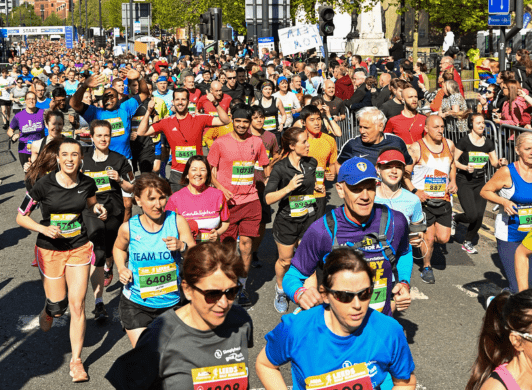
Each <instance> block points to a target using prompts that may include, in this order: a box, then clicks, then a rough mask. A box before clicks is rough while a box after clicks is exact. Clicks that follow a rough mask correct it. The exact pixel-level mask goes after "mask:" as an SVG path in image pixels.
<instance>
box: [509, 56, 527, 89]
mask: <svg viewBox="0 0 532 390" xmlns="http://www.w3.org/2000/svg"><path fill="white" fill-rule="evenodd" d="M515 60H516V62H515V64H514V65H513V66H512V69H513V71H514V73H515V79H516V80H517V81H519V82H520V83H521V86H522V87H523V88H524V89H526V90H527V91H528V92H529V93H530V92H532V60H531V59H530V54H529V53H528V50H524V49H519V50H517V53H515Z"/></svg>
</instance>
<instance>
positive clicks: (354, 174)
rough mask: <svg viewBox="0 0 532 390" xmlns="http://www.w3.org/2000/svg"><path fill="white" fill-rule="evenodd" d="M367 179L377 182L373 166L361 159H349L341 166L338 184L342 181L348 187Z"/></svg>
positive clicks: (377, 178)
mask: <svg viewBox="0 0 532 390" xmlns="http://www.w3.org/2000/svg"><path fill="white" fill-rule="evenodd" d="M368 179H373V180H379V177H378V176H377V171H376V170H375V167H374V166H373V164H372V163H371V162H370V161H368V160H366V159H365V158H362V157H353V158H350V159H349V160H347V161H346V162H345V163H343V164H342V166H341V167H340V172H339V173H338V183H341V182H343V181H344V182H345V183H346V184H348V185H350V186H354V185H356V184H358V183H360V182H362V181H364V180H368Z"/></svg>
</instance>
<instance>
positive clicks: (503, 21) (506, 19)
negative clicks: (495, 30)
mask: <svg viewBox="0 0 532 390" xmlns="http://www.w3.org/2000/svg"><path fill="white" fill-rule="evenodd" d="M511 24H512V17H511V16H510V15H509V14H508V15H488V26H511Z"/></svg>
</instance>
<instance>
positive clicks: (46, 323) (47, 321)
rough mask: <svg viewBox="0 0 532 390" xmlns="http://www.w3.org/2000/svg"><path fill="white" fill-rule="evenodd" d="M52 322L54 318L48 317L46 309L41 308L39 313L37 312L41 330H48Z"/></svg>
mask: <svg viewBox="0 0 532 390" xmlns="http://www.w3.org/2000/svg"><path fill="white" fill-rule="evenodd" d="M53 324H54V318H53V317H50V316H49V315H48V313H46V310H44V309H43V310H42V311H41V314H39V326H40V327H41V330H42V331H43V332H48V331H49V330H50V329H51V328H52V325H53Z"/></svg>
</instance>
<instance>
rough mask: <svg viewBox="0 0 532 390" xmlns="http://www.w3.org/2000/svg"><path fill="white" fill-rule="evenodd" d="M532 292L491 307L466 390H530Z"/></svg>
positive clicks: (506, 298) (502, 298)
mask: <svg viewBox="0 0 532 390" xmlns="http://www.w3.org/2000/svg"><path fill="white" fill-rule="evenodd" d="M531 362H532V290H530V289H529V290H525V291H522V292H520V293H518V294H515V295H512V294H511V293H510V292H509V291H503V292H502V293H501V294H499V295H498V296H497V297H495V299H494V300H493V301H492V302H491V303H490V304H489V306H488V308H487V310H486V316H485V317H484V324H483V326H482V330H481V332H480V336H479V342H478V356H477V359H476V360H475V363H474V365H473V368H472V369H471V377H470V378H469V382H468V383H467V386H466V390H504V389H507V390H527V389H530V388H531V383H532V368H530V367H531V364H530V363H531Z"/></svg>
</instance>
